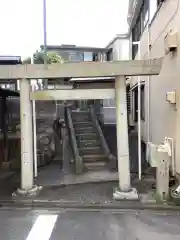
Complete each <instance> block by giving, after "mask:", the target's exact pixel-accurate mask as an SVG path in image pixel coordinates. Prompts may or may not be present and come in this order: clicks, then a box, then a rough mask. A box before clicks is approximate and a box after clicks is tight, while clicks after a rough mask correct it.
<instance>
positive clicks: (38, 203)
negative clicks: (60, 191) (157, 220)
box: [0, 199, 180, 212]
mask: <svg viewBox="0 0 180 240" xmlns="http://www.w3.org/2000/svg"><path fill="white" fill-rule="evenodd" d="M0 207H2V208H3V207H11V208H12V207H17V208H46V209H51V208H67V209H84V210H85V209H87V210H88V209H92V210H93V209H96V210H98V209H99V210H100V209H104V210H105V209H107V210H108V209H109V210H125V209H126V210H131V209H132V210H155V211H176V212H177V211H178V212H180V206H175V205H167V204H162V205H160V204H148V203H147V204H146V203H141V202H139V201H124V202H123V201H122V202H117V203H103V204H102V203H98V202H93V203H87V202H75V201H74V202H73V201H69V202H65V201H63V202H62V201H58V200H51V201H50V200H29V199H28V200H13V199H12V200H0Z"/></svg>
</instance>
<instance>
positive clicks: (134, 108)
mask: <svg viewBox="0 0 180 240" xmlns="http://www.w3.org/2000/svg"><path fill="white" fill-rule="evenodd" d="M132 91H133V92H132V97H133V103H132V104H133V106H132V111H133V120H134V122H137V121H138V85H136V86H135V87H134V89H133V90H132ZM141 120H142V121H145V85H144V83H141Z"/></svg>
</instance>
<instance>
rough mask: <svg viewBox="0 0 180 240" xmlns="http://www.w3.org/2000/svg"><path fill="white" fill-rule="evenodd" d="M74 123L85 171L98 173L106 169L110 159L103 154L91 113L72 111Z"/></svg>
mask: <svg viewBox="0 0 180 240" xmlns="http://www.w3.org/2000/svg"><path fill="white" fill-rule="evenodd" d="M72 121H73V126H74V129H75V135H76V140H77V145H78V148H79V154H80V156H81V158H82V159H83V164H84V168H85V170H87V171H91V170H93V171H98V170H103V169H106V165H107V162H108V158H107V156H106V155H105V154H104V152H103V149H102V147H101V143H100V139H99V136H98V134H97V131H96V127H95V125H94V123H93V121H92V119H91V116H90V113H89V112H86V111H79V112H78V111H72Z"/></svg>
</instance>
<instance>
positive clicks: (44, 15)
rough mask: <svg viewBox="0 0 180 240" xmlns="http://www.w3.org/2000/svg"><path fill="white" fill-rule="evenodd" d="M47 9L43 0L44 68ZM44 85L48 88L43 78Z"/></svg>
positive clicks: (45, 63)
mask: <svg viewBox="0 0 180 240" xmlns="http://www.w3.org/2000/svg"><path fill="white" fill-rule="evenodd" d="M46 15H47V11H46V0H43V33H44V68H45V69H46V68H47V24H46V23H47V18H46ZM44 87H45V88H46V89H47V88H48V79H45V80H44Z"/></svg>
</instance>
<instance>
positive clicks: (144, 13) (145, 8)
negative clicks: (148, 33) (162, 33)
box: [140, 0, 149, 32]
mask: <svg viewBox="0 0 180 240" xmlns="http://www.w3.org/2000/svg"><path fill="white" fill-rule="evenodd" d="M140 12H141V32H143V31H144V28H145V27H146V24H147V23H148V20H149V0H144V1H143V4H142V7H141V10H140Z"/></svg>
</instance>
